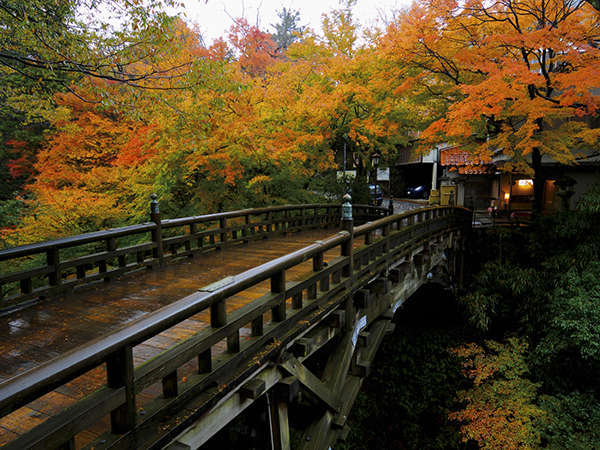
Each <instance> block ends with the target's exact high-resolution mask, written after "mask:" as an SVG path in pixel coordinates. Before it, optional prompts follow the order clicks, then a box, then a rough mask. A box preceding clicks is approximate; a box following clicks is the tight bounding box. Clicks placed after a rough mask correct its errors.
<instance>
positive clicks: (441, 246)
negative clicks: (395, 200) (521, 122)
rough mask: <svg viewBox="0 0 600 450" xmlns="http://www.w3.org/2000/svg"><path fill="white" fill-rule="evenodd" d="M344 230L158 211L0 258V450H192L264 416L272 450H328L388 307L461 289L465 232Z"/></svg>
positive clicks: (412, 214)
mask: <svg viewBox="0 0 600 450" xmlns="http://www.w3.org/2000/svg"><path fill="white" fill-rule="evenodd" d="M347 206H349V205H347ZM347 212H348V211H346V213H347ZM353 213H354V214H353V218H354V221H356V223H357V224H360V223H364V222H366V223H364V224H362V225H359V226H354V222H353V220H352V219H349V218H348V216H346V217H347V218H346V219H345V220H340V217H341V207H340V206H339V205H297V206H279V207H271V208H262V209H251V210H243V211H235V212H227V213H219V214H212V215H206V216H196V217H187V218H180V219H170V220H161V218H160V213H159V211H158V204H157V203H156V201H155V200H154V201H153V204H152V213H151V219H152V221H151V222H149V223H145V224H140V225H134V226H129V227H124V228H119V229H113V230H107V231H100V232H95V233H88V234H85V235H80V236H74V237H70V238H64V239H59V240H55V241H50V242H44V243H40V244H33V245H28V246H22V247H17V248H12V249H7V250H3V251H0V263H2V264H3V266H2V275H0V285H1V286H2V288H3V291H2V292H3V294H4V296H3V310H2V314H1V316H0V325H1V328H0V334H1V344H0V345H1V349H2V352H1V357H0V380H2V381H1V383H0V416H1V418H0V444H2V445H5V446H6V448H10V449H13V448H14V449H25V448H43V449H48V448H94V449H98V448H123V449H129V448H144V449H145V448H164V447H166V448H171V449H188V448H198V447H200V446H202V445H203V444H205V443H206V442H208V441H209V439H210V438H211V437H212V436H214V435H215V434H216V433H217V432H218V431H219V430H221V429H222V428H223V427H225V426H226V425H227V424H228V423H230V422H231V421H232V420H233V419H234V418H235V417H236V416H238V415H239V414H240V413H241V412H242V411H244V410H245V409H246V408H248V407H249V406H251V405H252V404H253V403H254V402H257V401H260V402H265V405H266V406H265V408H266V409H267V411H268V417H269V424H270V427H269V429H270V433H271V444H272V447H273V448H277V449H280V448H290V427H291V428H292V429H294V430H295V431H296V432H298V433H302V439H301V440H300V442H301V443H300V444H299V445H300V446H301V447H302V448H316V449H321V448H328V447H329V446H330V445H332V444H333V443H334V442H335V441H336V440H337V439H339V438H342V437H343V436H344V434H345V433H346V428H347V427H345V421H346V417H347V416H348V414H349V412H350V409H351V407H352V404H353V402H354V399H355V397H356V395H357V393H358V391H359V389H360V386H361V384H362V381H363V379H364V377H365V376H367V374H368V372H369V367H370V364H371V362H372V361H373V359H374V356H375V353H376V351H377V349H378V347H379V345H380V343H381V341H382V339H383V337H384V336H385V334H386V333H389V332H390V331H391V330H392V329H393V324H392V323H391V319H392V317H393V315H394V313H395V312H396V310H397V309H398V307H399V306H400V305H401V304H402V302H403V301H405V300H406V299H407V298H409V297H410V296H411V295H412V294H413V293H414V292H415V291H416V290H417V289H418V288H419V287H420V286H421V285H422V284H423V283H425V282H427V280H428V279H429V278H431V277H433V276H434V273H435V272H437V273H441V272H444V273H445V274H446V276H450V277H457V278H460V272H461V261H462V251H461V249H463V248H464V241H465V238H466V236H467V233H468V231H469V229H470V226H471V214H470V212H469V211H467V210H464V209H461V208H451V207H437V208H423V209H419V210H414V211H409V212H404V213H401V214H395V215H394V214H390V212H389V211H387V210H386V209H383V208H377V207H372V206H361V205H355V206H354V208H353ZM349 217H352V215H350V216H349ZM336 228H337V230H336ZM340 228H342V229H343V231H338V230H339V229H340ZM171 263H172V264H171ZM11 267H14V268H17V269H11ZM23 267H26V269H23ZM148 268H150V269H154V270H148ZM107 283H109V284H107ZM315 359H319V360H321V361H323V364H321V365H319V364H312V365H311V361H312V360H315ZM308 367H311V370H309V368H308ZM299 403H302V405H303V407H304V409H306V408H310V411H311V413H310V417H309V418H310V420H306V417H304V418H303V420H298V417H296V416H297V415H294V414H290V413H289V412H290V411H291V410H290V409H289V407H290V405H292V406H293V405H297V404H299Z"/></svg>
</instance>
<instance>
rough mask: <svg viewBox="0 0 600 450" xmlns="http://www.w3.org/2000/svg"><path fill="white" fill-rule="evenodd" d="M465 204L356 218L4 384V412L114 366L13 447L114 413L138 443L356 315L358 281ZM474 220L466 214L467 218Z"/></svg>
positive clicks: (53, 440)
mask: <svg viewBox="0 0 600 450" xmlns="http://www.w3.org/2000/svg"><path fill="white" fill-rule="evenodd" d="M463 213H464V211H462V210H460V209H457V208H449V207H441V208H428V209H426V210H424V211H422V212H421V211H411V212H406V213H403V214H398V215H393V216H389V217H386V218H383V219H380V220H377V221H374V222H372V223H367V224H365V225H363V226H359V227H356V228H355V229H354V234H352V233H350V232H348V231H341V232H338V233H337V234H335V235H333V236H331V237H330V238H328V239H325V240H322V241H317V242H315V243H313V244H311V245H309V246H307V247H305V248H303V249H301V250H298V251H295V252H293V253H290V254H288V255H285V256H282V257H280V258H277V259H275V260H273V261H270V262H268V263H266V264H263V265H261V266H258V267H255V268H253V269H250V270H248V271H245V272H243V273H241V274H239V275H236V276H234V277H228V278H225V279H224V280H221V281H219V282H217V283H213V284H212V285H209V286H205V287H203V288H201V289H200V290H199V291H198V292H196V293H194V294H192V295H189V296H187V297H185V298H183V299H181V300H179V301H177V302H175V303H173V304H171V305H168V306H166V307H164V308H162V309H160V310H158V311H156V312H154V313H151V314H149V315H147V316H145V317H143V318H141V319H139V320H138V321H136V322H134V323H133V324H131V325H128V326H125V327H123V328H121V329H120V330H118V331H117V332H115V333H113V334H111V335H108V336H105V337H101V338H99V339H97V340H95V341H92V342H90V343H89V344H86V345H84V346H81V347H79V348H77V349H74V350H73V351H72V352H70V353H68V354H66V355H62V356H60V357H58V358H57V359H54V360H52V361H49V362H48V363H46V364H43V365H41V366H39V367H37V368H35V369H33V370H30V371H28V372H26V373H23V374H21V375H18V376H16V377H14V378H12V379H10V380H8V381H6V382H4V383H1V384H0V416H6V415H7V414H10V413H11V412H13V411H15V410H16V409H18V408H20V407H23V406H25V405H26V404H27V403H29V402H31V401H33V400H36V399H39V398H40V397H41V396H43V395H45V394H46V393H48V392H50V391H52V390H53V389H55V388H57V387H59V386H61V385H63V384H66V383H68V382H70V381H72V380H73V379H74V378H76V377H78V376H80V375H81V374H84V373H86V372H88V371H90V370H92V369H94V368H96V367H98V366H100V365H103V364H105V368H106V375H105V376H106V385H105V386H104V387H102V388H100V389H99V390H98V391H96V392H95V393H93V394H92V395H89V396H87V397H85V398H84V399H82V400H79V401H78V402H77V403H75V404H74V405H72V406H71V407H69V408H68V409H66V410H65V411H63V412H61V413H59V414H57V415H56V416H53V417H51V418H50V419H48V420H47V421H46V422H44V423H42V424H41V425H39V426H37V427H36V428H34V429H33V430H31V431H29V432H27V433H26V434H24V435H22V436H21V437H19V438H17V439H16V440H15V441H13V442H12V443H10V444H9V446H8V447H7V448H19V449H20V448H30V447H34V448H35V447H40V448H52V447H53V446H60V445H63V444H65V443H68V442H71V440H72V439H73V436H74V435H75V434H77V433H78V432H80V431H82V430H84V429H86V428H87V427H89V425H90V424H93V423H95V422H97V421H99V420H101V418H102V417H104V416H105V415H107V414H110V417H111V431H112V434H111V435H110V437H109V439H112V441H111V442H105V444H106V445H111V444H114V443H117V442H118V444H119V446H120V447H122V448H131V445H134V443H135V442H139V441H136V440H137V439H140V433H144V431H143V430H149V429H151V428H152V427H153V426H158V423H159V422H160V420H159V419H160V418H161V417H164V415H165V414H168V413H169V412H171V413H172V412H173V411H175V410H176V409H177V408H178V407H179V406H178V405H181V404H185V403H186V402H189V401H190V400H191V399H193V398H195V397H197V396H198V395H199V394H200V393H202V392H205V391H206V390H207V389H209V390H210V389H211V387H212V386H214V385H215V383H217V382H222V380H225V379H227V378H228V377H230V376H231V375H232V374H234V373H242V374H244V373H250V372H252V371H254V370H256V367H257V365H258V366H260V364H261V363H262V362H263V361H264V360H265V359H266V358H268V357H270V356H271V355H272V353H273V352H274V351H276V350H277V348H278V347H279V346H278V345H276V344H277V343H284V344H285V342H286V341H287V342H289V341H290V340H291V339H293V338H294V337H295V336H298V335H299V333H301V332H302V331H304V330H306V329H308V327H310V326H311V325H312V324H314V323H315V322H316V321H318V320H321V319H322V317H323V316H324V315H326V314H328V313H331V312H332V311H333V310H335V309H336V308H339V307H340V306H341V305H344V307H345V308H346V309H350V311H347V313H346V317H354V314H352V312H351V311H353V310H352V308H354V306H353V305H352V297H351V293H352V292H354V291H355V289H357V288H358V287H359V286H358V284H357V283H359V280H360V279H361V277H363V275H364V274H365V271H366V270H369V268H373V267H376V266H377V265H381V263H385V262H389V258H390V257H392V256H395V257H397V255H399V254H400V253H401V252H406V251H409V250H410V249H409V247H407V245H408V244H410V243H411V242H412V241H414V243H416V244H418V242H419V241H418V240H419V239H420V238H423V237H424V236H428V235H431V234H432V233H436V232H439V230H445V229H449V228H450V227H453V226H455V227H456V226H461V223H462V219H463V217H462V216H463V215H465V214H463ZM469 219H470V216H469V215H468V213H467V214H466V222H468V220H469ZM375 235H376V236H375ZM361 236H364V239H365V242H366V245H364V246H362V247H360V248H358V249H357V251H356V252H355V251H354V250H353V247H352V245H351V244H352V240H353V237H361ZM349 244H350V245H349ZM336 248H339V256H337V257H334V258H333V259H331V257H330V260H329V261H328V264H327V265H325V264H324V254H325V252H327V251H331V250H332V249H336ZM310 261H312V264H311V265H312V270H310V269H308V271H309V272H308V274H307V275H306V276H305V277H304V278H302V279H301V280H299V281H289V282H286V273H287V272H288V271H289V270H290V269H292V268H295V267H297V266H300V265H302V264H306V263H309V264H310ZM304 270H306V269H304ZM266 280H270V289H269V292H268V293H267V294H265V295H263V296H262V297H260V298H258V299H256V300H254V301H252V302H251V303H249V304H247V305H245V306H243V307H241V308H239V309H236V310H234V311H229V312H228V311H227V301H228V299H230V298H231V297H232V296H234V295H236V294H239V293H241V292H243V291H244V290H246V289H249V288H252V287H255V286H256V285H257V284H259V283H261V282H263V281H266ZM348 299H350V302H349V303H348ZM342 302H343V303H342ZM205 310H209V311H210V327H209V328H206V329H204V330H201V331H199V332H197V333H196V334H195V335H193V336H192V337H190V338H188V339H187V340H185V341H183V342H180V343H178V344H177V345H175V346H174V347H171V348H170V349H168V350H166V351H165V352H164V353H162V354H160V355H158V356H157V357H155V358H153V359H151V360H149V361H147V362H146V363H144V364H142V365H140V366H138V367H134V363H133V348H134V347H135V346H136V345H138V344H140V343H142V342H144V341H147V340H148V339H151V338H152V337H154V336H156V335H158V334H159V333H161V332H162V331H165V330H167V329H168V328H170V327H172V326H174V325H176V324H178V323H180V322H182V321H184V320H186V319H188V318H190V317H191V316H193V315H195V314H197V313H199V312H201V311H205ZM267 319H270V320H267ZM352 325H353V324H352V323H350V326H352ZM243 328H246V329H249V330H250V335H249V336H247V338H245V339H243V340H242V339H240V334H241V330H242V329H243ZM223 340H226V348H227V351H226V352H225V353H223V354H221V355H218V354H216V352H215V353H213V352H212V351H211V350H212V349H213V347H214V346H215V345H217V344H218V343H219V342H221V341H223ZM190 360H196V361H197V371H196V373H195V374H192V375H190V376H188V377H186V379H185V380H184V379H181V378H179V377H178V374H177V371H178V369H179V368H181V367H182V366H184V365H185V364H186V363H188V362H189V361H190ZM157 382H158V383H162V396H160V397H159V398H157V399H156V400H155V401H154V402H153V403H152V405H150V406H149V405H147V406H146V407H145V409H146V411H147V413H146V414H144V415H143V416H142V415H140V414H137V412H138V408H137V404H136V395H137V394H138V393H140V392H141V391H142V390H144V389H145V388H147V387H149V386H151V385H152V384H154V383H157ZM230 388H231V386H228V387H227V389H230ZM221 391H223V392H225V391H226V389H223V388H220V389H214V388H213V390H212V394H211V395H213V397H215V398H218V397H219V395H220V394H221ZM223 395H224V394H223Z"/></svg>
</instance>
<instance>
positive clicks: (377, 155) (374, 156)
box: [371, 152, 381, 169]
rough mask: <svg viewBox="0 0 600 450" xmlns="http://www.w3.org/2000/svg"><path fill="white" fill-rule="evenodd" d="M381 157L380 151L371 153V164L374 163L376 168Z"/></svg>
mask: <svg viewBox="0 0 600 450" xmlns="http://www.w3.org/2000/svg"><path fill="white" fill-rule="evenodd" d="M380 158H381V154H380V153H379V152H375V153H373V154H372V155H371V164H373V167H374V168H375V169H377V167H378V166H379V159H380Z"/></svg>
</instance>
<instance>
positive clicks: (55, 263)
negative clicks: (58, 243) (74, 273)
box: [46, 248, 61, 286]
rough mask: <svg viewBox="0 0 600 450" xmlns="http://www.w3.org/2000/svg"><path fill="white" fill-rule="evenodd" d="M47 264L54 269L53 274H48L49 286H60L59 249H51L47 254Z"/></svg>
mask: <svg viewBox="0 0 600 450" xmlns="http://www.w3.org/2000/svg"><path fill="white" fill-rule="evenodd" d="M46 263H47V264H48V266H51V267H52V272H50V273H49V274H48V284H49V285H50V286H58V285H60V283H61V276H60V267H59V264H60V257H59V251H58V249H57V248H51V249H49V250H48V251H47V252H46Z"/></svg>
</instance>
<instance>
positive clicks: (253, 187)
mask: <svg viewBox="0 0 600 450" xmlns="http://www.w3.org/2000/svg"><path fill="white" fill-rule="evenodd" d="M354 4H355V1H353V0H348V1H346V2H342V4H341V6H340V7H339V8H338V9H336V10H333V11H329V12H326V13H325V14H324V15H323V18H322V27H321V30H317V31H315V30H311V29H308V28H306V27H303V26H302V25H301V23H302V22H301V16H300V13H299V12H298V11H295V10H289V9H285V8H284V9H282V10H281V11H280V12H279V15H278V17H279V19H280V20H279V22H278V23H275V24H272V26H271V28H270V29H269V30H265V29H259V28H258V27H257V26H254V25H251V24H250V23H249V22H248V21H247V20H245V19H244V18H238V19H235V20H234V21H233V25H232V26H231V28H230V30H229V31H228V32H227V33H226V35H225V36H224V37H223V38H222V39H218V40H216V41H215V42H214V43H212V44H211V45H206V43H205V42H204V40H203V39H202V36H201V35H200V34H199V32H198V31H197V30H196V29H195V28H194V27H192V26H190V25H189V24H188V23H186V22H185V20H184V16H183V15H179V16H178V15H177V12H178V11H177V8H179V7H180V6H181V5H180V4H179V3H178V2H175V1H172V0H153V1H149V2H137V1H134V0H105V1H96V0H93V1H90V0H70V1H67V0H54V1H50V2H46V1H44V2H42V1H38V0H27V1H24V2H23V1H12V0H2V1H1V2H0V15H1V17H2V20H3V23H4V24H5V26H4V27H2V28H1V29H0V39H1V41H2V42H1V51H0V76H1V77H2V80H3V89H2V92H1V94H0V115H1V116H2V119H3V120H2V126H1V128H0V133H1V134H0V171H1V172H2V177H3V180H5V182H4V183H3V184H2V186H1V187H0V198H1V199H2V203H1V205H2V206H1V207H2V210H3V211H2V212H3V215H2V216H3V218H2V223H0V226H1V227H2V232H1V239H2V243H3V245H17V244H22V243H28V242H33V241H39V240H43V239H48V238H53V237H58V236H63V235H68V234H73V233H79V232H85V231H90V230H93V229H98V228H102V227H108V226H114V225H118V224H124V223H131V222H134V221H139V220H143V219H145V218H146V215H147V212H146V208H147V201H148V195H149V194H150V193H151V192H156V193H157V194H158V195H159V197H160V200H161V204H162V205H163V208H162V209H163V211H164V213H165V214H167V215H173V214H178V215H181V214H186V213H201V212H206V211H216V210H219V209H230V208H235V207H242V206H251V205H262V204H269V203H278V202H289V201H302V200H307V199H308V198H309V197H311V196H313V195H314V193H319V192H325V191H327V190H331V189H332V188H331V185H332V184H334V178H333V177H332V176H328V175H327V174H329V173H331V171H332V170H333V169H335V168H336V167H337V166H336V163H335V157H336V153H338V152H341V151H343V149H344V147H346V148H347V149H349V150H350V151H351V152H352V154H353V155H354V157H353V161H352V164H353V165H354V167H355V168H356V169H357V172H358V177H359V179H366V176H367V174H368V172H369V171H370V170H372V164H371V155H372V154H373V153H375V152H377V153H380V154H381V155H382V160H383V163H384V164H389V163H390V162H392V161H394V159H395V157H396V155H397V152H398V148H400V147H402V146H406V145H416V146H417V147H418V148H420V149H421V150H424V151H426V150H427V149H429V148H431V146H432V145H434V144H437V143H450V144H457V145H460V146H462V147H463V148H465V149H469V150H470V151H471V152H472V153H473V157H474V159H480V160H487V159H489V158H490V157H491V156H492V155H494V154H497V153H498V152H501V153H502V154H504V155H505V157H506V158H507V159H508V160H509V161H510V163H509V164H507V165H506V167H505V169H506V170H518V171H521V172H522V171H530V172H531V173H532V174H533V175H534V176H535V181H536V186H539V182H540V181H541V180H543V177H544V174H543V173H542V172H541V170H540V166H539V161H540V158H541V157H542V156H543V155H549V156H551V157H552V158H554V159H555V160H556V161H558V162H561V163H567V164H569V163H574V162H575V157H576V155H577V152H578V151H580V150H583V149H586V148H589V147H593V146H595V145H597V142H598V138H599V134H598V129H597V128H593V127H592V126H591V124H593V123H594V119H595V118H596V117H597V115H598V106H599V97H598V96H597V95H594V92H595V89H596V88H597V87H598V86H599V85H600V83H599V82H600V80H599V76H598V70H597V67H598V62H599V59H600V54H599V51H600V50H599V49H598V30H599V22H598V19H599V14H598V12H597V11H596V10H594V9H593V8H592V7H591V6H590V5H589V4H588V3H582V2H577V1H573V0H551V1H548V0H527V1H522V0H519V1H515V0H502V1H499V2H495V3H493V4H488V3H487V2H481V1H475V0H471V1H469V2H467V3H457V2H453V1H450V0H419V1H417V2H415V3H413V5H412V6H411V7H410V8H408V9H406V10H405V11H401V12H397V13H396V14H394V15H393V17H394V20H392V21H390V23H389V24H388V25H387V27H386V28H384V29H365V28H364V27H361V24H360V23H359V21H358V19H357V18H356V17H355V16H354V14H353V6H354ZM115 16H118V17H120V20H119V21H118V22H114V21H113V20H112V19H111V18H112V17H115ZM415 136H420V138H419V139H418V140H416V141H415ZM536 189H537V190H536V192H538V191H539V187H538V188H536Z"/></svg>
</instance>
